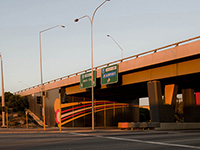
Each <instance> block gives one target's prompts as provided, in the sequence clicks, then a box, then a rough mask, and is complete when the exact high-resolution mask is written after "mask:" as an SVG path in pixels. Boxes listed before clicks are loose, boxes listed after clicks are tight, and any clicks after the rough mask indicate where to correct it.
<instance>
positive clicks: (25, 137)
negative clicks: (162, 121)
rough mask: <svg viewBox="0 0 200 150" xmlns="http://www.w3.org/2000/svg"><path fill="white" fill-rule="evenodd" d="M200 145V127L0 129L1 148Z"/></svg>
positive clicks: (114, 149) (184, 148)
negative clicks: (62, 129)
mask: <svg viewBox="0 0 200 150" xmlns="http://www.w3.org/2000/svg"><path fill="white" fill-rule="evenodd" d="M19 149H20V150H132V149H134V150H143V149H144V150H145V149H148V150H164V149H170V150H179V149H180V150H190V149H200V130H176V131H155V130H135V131H134V130H133V131H130V130H128V131H122V130H117V129H116V130H95V131H91V130H72V131H71V130H65V131H61V132H59V131H56V130H55V131H53V130H52V131H36V130H34V131H29V130H27V131H20V130H15V131H10V132H8V131H6V130H3V131H2V130H0V150H19Z"/></svg>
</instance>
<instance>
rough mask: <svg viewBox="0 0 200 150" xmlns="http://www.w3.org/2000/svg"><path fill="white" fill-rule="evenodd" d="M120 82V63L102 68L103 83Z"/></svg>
mask: <svg viewBox="0 0 200 150" xmlns="http://www.w3.org/2000/svg"><path fill="white" fill-rule="evenodd" d="M116 82H118V65H117V64H116V65H112V66H108V67H105V68H102V69H101V84H102V85H103V84H111V83H116Z"/></svg>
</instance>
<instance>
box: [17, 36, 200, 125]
mask: <svg viewBox="0 0 200 150" xmlns="http://www.w3.org/2000/svg"><path fill="white" fill-rule="evenodd" d="M199 39H200V36H198V37H195V38H191V39H188V40H185V41H181V42H177V43H173V44H170V45H167V46H164V47H161V48H157V49H154V50H150V51H147V52H144V53H141V54H137V55H133V56H131V57H127V58H124V59H120V60H116V61H113V62H110V63H106V64H103V65H100V66H97V67H95V70H96V71H97V75H96V78H97V80H96V87H95V92H94V95H95V96H94V98H95V100H96V101H98V102H96V104H97V103H99V102H100V101H102V102H104V104H106V105H102V104H101V105H102V106H103V107H104V109H103V110H102V112H100V111H99V112H98V111H97V110H96V112H98V113H96V116H100V117H99V118H102V119H101V120H102V121H99V122H98V119H97V118H96V122H95V123H96V126H98V125H99V126H111V125H116V123H117V122H119V121H136V122H137V121H139V109H138V105H139V100H138V99H139V98H141V97H149V101H150V109H151V111H150V112H151V121H153V122H173V121H174V111H175V103H176V94H177V93H179V94H181V93H183V101H184V115H185V116H184V119H185V121H188V122H196V121H200V117H197V116H200V115H198V114H200V108H199V106H197V105H196V104H197V101H200V100H199V99H198V94H199V93H198V92H200V86H199V85H200V78H199V77H200V40H199ZM113 64H118V73H119V74H118V82H117V83H114V84H109V85H101V83H100V79H101V69H102V68H103V67H106V66H110V65H113ZM88 71H91V69H87V70H83V71H80V72H77V73H74V74H71V75H68V76H65V77H62V78H58V79H55V80H52V81H49V82H45V83H44V89H45V91H46V100H45V101H46V110H45V113H46V114H49V115H48V116H49V117H47V118H46V121H47V124H48V125H49V126H54V125H55V121H54V116H55V112H54V110H53V109H54V108H53V104H54V101H55V99H56V98H58V97H59V89H61V95H62V96H61V97H62V99H63V98H64V97H65V96H64V93H66V94H67V97H68V100H67V103H66V104H62V105H63V108H62V112H63V111H64V110H66V109H67V108H68V107H69V106H70V109H71V110H73V111H74V110H75V109H72V108H76V107H81V106H80V105H82V104H83V102H84V103H86V102H88V103H89V102H90V101H91V100H90V98H91V91H90V88H88V89H81V88H80V75H81V74H82V73H85V72H88ZM40 87H41V85H37V86H33V87H30V88H27V89H24V90H21V91H18V92H16V94H19V95H21V96H23V97H25V98H27V99H28V100H29V103H30V109H31V110H32V111H33V112H35V113H36V114H37V115H38V116H41V104H37V98H38V97H39V96H41V94H40ZM195 93H196V98H195V95H194V94H195ZM162 95H165V98H164V101H163V98H162ZM111 102H113V105H112V107H109V109H106V108H107V104H108V103H111ZM70 103H73V104H74V105H73V106H72V105H69V104H70ZM115 104H121V105H119V106H121V108H114V107H115ZM85 107H86V105H84V108H85ZM129 107H130V108H129ZM81 108H82V107H81ZM111 108H112V112H111ZM117 109H119V110H117ZM88 111H89V109H88ZM117 111H118V113H117ZM89 115H90V114H89V113H88V115H87V116H89ZM63 116H64V117H65V118H66V117H67V115H64V113H63ZM111 116H114V117H115V119H114V120H113V117H111ZM191 116H194V117H191ZM72 117H73V118H76V117H75V115H74V116H73V115H71V120H70V121H69V122H66V121H65V125H66V124H67V126H79V125H80V124H81V123H80V122H89V124H90V122H91V120H90V119H88V118H87V119H82V120H81V119H80V118H81V117H77V118H78V119H79V121H78V122H77V123H76V121H75V119H72ZM52 118H53V119H52ZM109 118H111V119H109ZM86 120H87V121H86ZM63 122H64V119H63ZM89 124H88V126H90V125H89ZM63 125H64V123H63ZM81 126H87V123H84V125H83V124H81Z"/></svg>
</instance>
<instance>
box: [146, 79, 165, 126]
mask: <svg viewBox="0 0 200 150" xmlns="http://www.w3.org/2000/svg"><path fill="white" fill-rule="evenodd" d="M147 88H148V96H149V105H150V117H151V121H152V122H160V113H159V110H160V107H161V105H162V92H161V85H160V82H159V81H149V82H147Z"/></svg>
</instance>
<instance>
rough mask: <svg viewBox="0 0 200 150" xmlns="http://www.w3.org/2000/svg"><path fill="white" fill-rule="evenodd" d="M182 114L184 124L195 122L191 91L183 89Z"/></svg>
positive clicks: (193, 99)
mask: <svg viewBox="0 0 200 150" xmlns="http://www.w3.org/2000/svg"><path fill="white" fill-rule="evenodd" d="M182 94H183V103H184V105H183V113H184V122H195V115H197V114H196V112H195V105H196V104H195V98H194V90H193V89H183V90H182Z"/></svg>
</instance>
